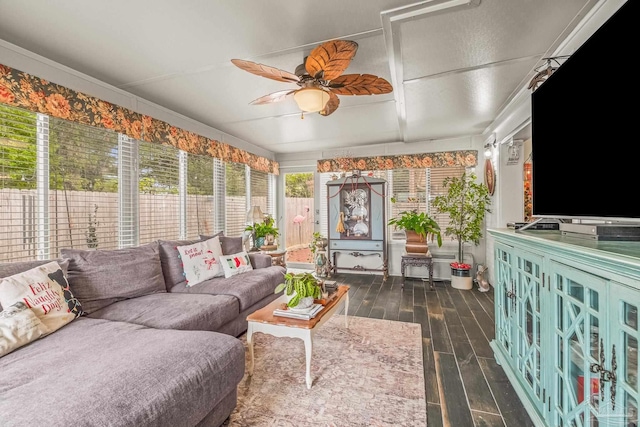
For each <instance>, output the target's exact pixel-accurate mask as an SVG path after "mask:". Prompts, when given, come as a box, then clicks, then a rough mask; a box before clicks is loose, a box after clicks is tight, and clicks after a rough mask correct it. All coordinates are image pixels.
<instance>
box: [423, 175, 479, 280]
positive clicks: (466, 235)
mask: <svg viewBox="0 0 640 427" xmlns="http://www.w3.org/2000/svg"><path fill="white" fill-rule="evenodd" d="M476 178H477V177H476V175H475V174H474V173H473V172H465V173H464V174H462V176H461V177H459V178H458V177H448V178H445V179H444V181H443V186H444V189H445V190H446V193H445V194H441V195H439V196H437V197H436V198H435V199H434V200H433V202H432V205H433V207H434V208H435V209H436V210H437V211H438V212H439V213H446V214H448V215H449V225H447V227H446V228H445V230H444V234H445V236H451V237H452V238H453V239H455V240H457V241H458V258H457V261H456V262H453V263H451V274H452V277H451V286H453V287H456V288H458V289H471V288H472V287H473V281H472V279H471V271H470V270H471V265H469V264H465V263H464V244H465V243H467V242H468V243H473V244H474V245H476V246H477V245H479V244H480V239H481V238H482V225H483V221H484V217H485V216H486V214H487V213H490V212H491V210H490V209H489V206H491V198H490V197H489V189H488V188H487V186H486V185H485V184H483V183H478V182H476ZM459 277H462V278H464V279H463V280H459V279H458V278H459ZM467 278H468V279H467Z"/></svg>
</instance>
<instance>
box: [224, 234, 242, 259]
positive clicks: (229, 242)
mask: <svg viewBox="0 0 640 427" xmlns="http://www.w3.org/2000/svg"><path fill="white" fill-rule="evenodd" d="M220 243H221V244H222V254H223V255H233V254H237V253H239V252H241V251H242V236H239V237H229V236H221V237H220Z"/></svg>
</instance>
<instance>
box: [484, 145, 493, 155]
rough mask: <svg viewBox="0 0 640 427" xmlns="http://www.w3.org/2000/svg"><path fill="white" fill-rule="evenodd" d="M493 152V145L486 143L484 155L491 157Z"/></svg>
mask: <svg viewBox="0 0 640 427" xmlns="http://www.w3.org/2000/svg"><path fill="white" fill-rule="evenodd" d="M491 154H493V146H492V145H491V144H485V145H484V156H485V157H486V158H489V157H491Z"/></svg>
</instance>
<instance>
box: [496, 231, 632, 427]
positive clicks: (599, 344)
mask: <svg viewBox="0 0 640 427" xmlns="http://www.w3.org/2000/svg"><path fill="white" fill-rule="evenodd" d="M489 234H490V235H491V236H492V237H493V239H494V281H495V283H494V288H495V289H494V292H495V314H496V316H495V319H496V334H495V339H494V340H493V341H492V343H491V346H492V348H493V350H494V353H495V356H496V360H497V361H498V363H500V364H501V365H502V367H503V368H504V370H505V372H506V373H507V376H508V377H509V380H510V381H511V383H512V384H513V386H514V388H515V389H516V391H517V393H518V396H519V397H520V399H521V400H522V401H523V403H524V405H525V407H526V408H527V411H528V412H529V414H530V416H531V418H532V419H533V420H534V422H535V424H536V425H540V426H543V425H544V426H580V427H581V426H599V427H602V426H625V427H627V426H637V425H638V399H639V398H640V395H639V393H638V340H639V339H640V333H639V332H638V307H639V306H640V243H639V242H601V241H596V240H588V239H581V238H575V237H565V236H562V235H561V234H560V233H559V232H554V231H525V232H521V233H517V232H514V231H513V230H497V229H496V230H489Z"/></svg>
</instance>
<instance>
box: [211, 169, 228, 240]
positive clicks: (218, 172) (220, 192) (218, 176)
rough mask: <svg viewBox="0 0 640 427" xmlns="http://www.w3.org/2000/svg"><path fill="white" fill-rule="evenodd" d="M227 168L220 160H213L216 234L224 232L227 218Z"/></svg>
mask: <svg viewBox="0 0 640 427" xmlns="http://www.w3.org/2000/svg"><path fill="white" fill-rule="evenodd" d="M225 176H226V166H225V163H224V162H223V161H222V160H220V159H213V199H214V202H213V206H214V207H213V208H214V211H213V224H214V230H215V233H219V232H221V231H224V228H225V223H226V221H225V218H226V216H227V215H226V200H227V194H226V190H225V187H226V178H225Z"/></svg>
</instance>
